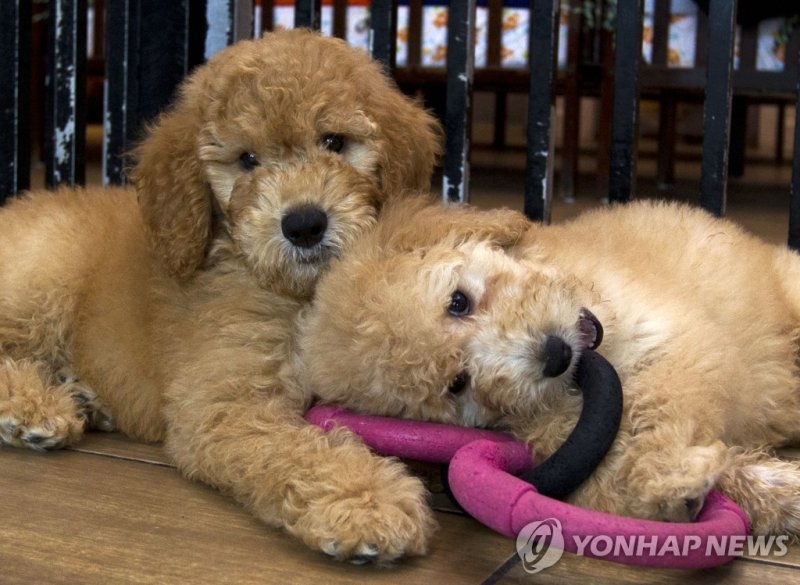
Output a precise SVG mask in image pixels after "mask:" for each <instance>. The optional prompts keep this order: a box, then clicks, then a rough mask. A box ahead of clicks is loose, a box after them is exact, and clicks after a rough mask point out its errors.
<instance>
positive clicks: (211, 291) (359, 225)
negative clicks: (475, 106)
mask: <svg viewBox="0 0 800 585" xmlns="http://www.w3.org/2000/svg"><path fill="white" fill-rule="evenodd" d="M438 137H439V133H438V131H437V126H436V122H435V121H434V120H433V119H432V118H431V117H430V116H429V115H428V114H427V113H426V112H425V111H424V110H422V109H421V108H420V107H418V106H417V105H416V104H414V103H413V102H412V101H410V100H408V99H407V98H406V97H405V96H403V95H402V94H401V93H400V92H399V91H398V90H397V88H396V87H395V86H394V85H393V84H392V82H391V81H390V80H389V79H388V78H387V77H386V76H385V74H384V72H383V70H382V68H381V67H380V66H379V65H378V64H377V63H375V62H373V61H372V60H370V58H369V57H368V56H367V55H366V54H364V53H363V52H362V51H359V50H356V49H352V48H350V47H348V46H347V45H346V44H345V43H344V42H343V41H340V40H334V39H330V38H324V37H321V36H319V35H316V34H312V33H309V32H307V31H299V30H298V31H291V32H284V33H273V34H269V35H266V36H265V37H263V38H262V39H259V40H255V41H246V42H242V43H239V44H237V45H235V46H232V47H230V48H228V49H225V50H224V51H222V52H220V53H219V54H218V55H216V56H215V57H214V58H213V59H212V60H211V61H210V62H209V63H208V64H207V65H205V66H203V67H200V68H198V69H197V70H196V71H195V72H194V73H193V74H192V75H191V76H190V78H189V79H188V80H187V81H186V82H185V83H184V85H183V86H182V87H181V91H180V93H179V97H178V99H177V101H176V103H175V104H174V105H173V107H172V108H170V110H169V111H167V112H166V113H165V114H164V115H163V116H162V117H161V118H160V119H159V120H158V122H157V123H156V124H155V126H154V127H153V128H151V129H150V131H149V133H148V136H147V137H146V139H145V140H144V142H143V144H142V145H141V147H140V148H139V149H138V150H137V153H136V154H137V162H136V166H135V167H134V169H133V176H134V178H135V182H136V190H134V189H132V188H131V189H109V190H101V189H87V190H62V191H59V192H57V193H47V192H39V193H32V194H28V195H25V196H21V197H20V198H18V199H15V200H13V201H11V202H10V203H9V204H8V205H7V206H6V207H5V208H3V209H2V210H0V443H4V444H8V445H13V446H18V447H28V448H33V449H45V448H55V447H59V446H62V445H65V444H69V443H72V442H74V441H76V440H77V439H78V438H80V436H81V434H82V432H83V430H84V428H85V426H86V424H87V421H88V422H89V424H90V425H92V426H99V427H101V428H106V429H108V428H110V427H111V426H112V417H113V424H115V425H116V427H117V428H118V429H119V430H121V431H122V432H124V433H126V434H128V435H130V436H132V437H135V438H139V439H144V440H148V441H157V440H164V441H165V442H166V449H167V451H168V453H169V455H170V456H171V457H172V458H173V460H174V461H175V462H176V464H177V466H178V468H179V469H180V470H181V472H182V473H184V474H185V475H187V476H189V477H191V478H193V479H197V480H200V481H203V482H206V483H208V484H210V485H212V486H215V487H217V488H219V489H220V490H222V491H223V492H225V493H228V494H231V495H233V496H234V497H235V498H236V499H237V500H239V501H240V502H242V503H243V504H244V505H246V506H247V507H248V508H249V509H251V510H252V511H253V513H254V514H255V515H256V516H257V517H258V518H260V519H261V520H263V521H264V522H266V523H268V524H270V525H274V526H281V527H284V528H286V529H287V530H288V531H289V532H290V533H292V534H294V535H296V536H297V537H299V538H301V539H302V540H303V541H304V542H306V543H307V544H308V545H309V546H311V547H314V548H316V549H319V550H322V551H324V552H326V553H328V554H330V555H331V556H334V557H336V558H338V559H350V560H354V561H356V562H366V561H388V560H391V559H394V558H397V557H399V556H401V555H403V554H418V553H422V552H423V551H424V550H425V549H426V546H427V538H428V536H429V534H430V532H431V529H432V526H433V521H432V519H431V515H430V511H429V510H428V508H427V506H426V503H425V498H426V492H425V490H424V488H423V486H422V484H421V482H419V481H418V480H417V479H415V478H413V477H411V476H409V475H408V474H407V472H406V471H405V469H404V468H403V467H402V466H401V465H400V464H399V463H398V462H395V461H389V460H386V459H381V458H378V457H376V456H374V455H372V454H371V453H370V452H369V451H368V450H367V449H366V448H365V447H364V446H363V445H362V444H361V443H360V442H359V441H357V440H355V439H354V438H353V437H352V436H350V435H349V434H347V433H335V434H332V435H325V434H323V433H322V432H321V431H320V430H319V429H317V428H316V427H312V426H310V425H307V424H306V423H304V421H303V418H302V415H303V412H304V410H305V407H306V406H307V404H308V402H309V400H310V396H309V394H308V392H306V391H305V390H304V389H303V388H300V387H298V386H296V385H294V384H293V382H292V380H291V379H289V378H288V377H287V375H286V373H287V371H288V370H289V363H290V357H291V355H292V349H293V337H292V334H293V327H294V321H295V317H296V315H297V313H298V311H299V310H300V309H301V308H302V307H303V306H304V304H305V303H306V302H307V301H308V299H309V297H310V295H311V293H312V291H313V288H314V285H315V283H316V280H317V278H318V277H319V276H320V274H322V273H323V272H324V271H325V270H326V269H327V266H328V263H329V262H330V260H331V259H332V258H335V257H336V256H338V255H340V254H341V253H342V252H343V251H344V250H345V249H346V248H347V247H348V246H349V244H350V243H351V242H352V240H353V239H354V238H355V237H356V236H357V235H358V234H359V233H361V232H364V231H367V230H369V229H371V228H372V227H373V226H374V224H375V222H376V219H377V217H378V214H379V212H380V208H381V206H382V204H383V200H384V199H385V196H386V194H387V193H392V192H402V191H403V190H405V189H409V188H422V187H424V186H426V185H427V184H428V183H429V179H430V173H431V169H432V165H433V163H434V159H435V154H436V152H437V150H438ZM137 197H138V203H137ZM101 404H102V405H103V406H101Z"/></svg>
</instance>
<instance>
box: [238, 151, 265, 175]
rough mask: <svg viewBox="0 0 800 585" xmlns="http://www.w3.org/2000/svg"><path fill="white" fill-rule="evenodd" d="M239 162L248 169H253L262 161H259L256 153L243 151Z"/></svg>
mask: <svg viewBox="0 0 800 585" xmlns="http://www.w3.org/2000/svg"><path fill="white" fill-rule="evenodd" d="M239 164H240V165H241V166H242V168H243V169H244V170H246V171H252V170H253V169H254V168H256V167H258V166H261V163H260V162H258V158H256V155H255V154H253V153H252V152H243V153H242V155H241V156H240V157H239Z"/></svg>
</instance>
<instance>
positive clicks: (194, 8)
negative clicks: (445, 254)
mask: <svg viewBox="0 0 800 585" xmlns="http://www.w3.org/2000/svg"><path fill="white" fill-rule="evenodd" d="M476 3H477V2H476V0H452V1H451V2H450V13H449V25H448V50H447V99H446V116H445V117H446V119H445V128H446V153H445V158H444V174H443V177H444V178H443V193H444V197H445V199H446V200H448V201H451V202H460V201H467V200H468V199H469V151H470V123H471V107H470V106H471V101H472V83H473V75H474V41H473V34H474V24H475V14H476ZM344 4H346V1H345V2H343V1H341V0H337V1H335V2H334V5H335V7H336V9H337V10H340V11H341V10H342V6H343V5H344ZM397 4H398V2H397V0H373V1H372V6H371V30H370V45H371V47H370V48H371V51H372V54H373V56H374V57H376V58H377V59H379V60H380V61H382V62H383V63H384V64H385V66H386V68H387V70H388V71H390V72H391V71H392V70H393V68H394V64H395V47H396V43H395V39H396V34H397ZM417 4H421V2H417ZM266 5H267V6H271V5H272V3H271V2H267V3H266ZM736 9H737V2H736V0H710V1H709V2H708V3H707V7H704V10H706V11H707V20H708V22H709V31H708V35H709V38H708V42H707V44H706V45H707V51H708V53H707V56H706V58H705V60H704V62H705V63H706V68H705V69H706V84H705V87H706V89H705V100H704V128H703V153H702V165H701V177H700V194H699V204H700V205H701V206H702V207H704V208H706V209H707V210H709V211H710V212H712V213H714V214H716V215H723V214H724V213H725V202H726V190H727V176H728V154H729V140H730V130H731V122H730V121H731V96H732V89H731V88H732V63H733V47H734V37H735V22H736ZM49 11H50V18H49V23H50V26H49V42H48V43H47V45H48V53H49V54H48V59H47V63H48V69H47V78H48V83H47V90H46V114H45V133H44V137H45V145H44V148H43V152H44V160H45V165H46V184H47V185H48V186H49V187H54V186H56V185H58V184H62V183H66V184H81V183H82V182H83V181H84V167H85V158H84V151H85V124H86V118H85V113H84V112H85V110H84V93H83V92H84V91H85V80H86V46H85V43H86V14H87V0H50V2H49ZM530 11H531V18H530V50H529V54H530V55H531V57H530V85H529V92H528V132H527V171H526V184H525V188H524V198H525V200H524V210H525V213H526V214H527V215H528V216H529V217H530V218H532V219H535V220H541V221H549V218H550V207H551V202H552V194H553V184H554V180H553V172H554V171H553V166H554V165H553V157H554V148H553V118H554V109H555V108H554V104H555V78H556V55H557V43H558V34H557V26H558V22H559V12H560V2H559V0H532V1H531V2H530ZM320 15H321V1H320V0H297V1H296V3H295V25H296V26H304V27H309V28H319V25H320ZM30 19H31V4H30V0H3V1H2V2H0V22H2V23H3V25H2V26H0V56H2V60H0V202H2V201H3V199H4V198H5V197H7V196H9V195H12V194H14V193H17V192H19V191H21V190H24V189H26V188H28V187H29V185H30V132H29V128H30V123H29V122H30V115H31V112H30V107H29V101H28V97H27V95H26V92H25V88H27V87H28V86H29V83H30V66H31V48H30V47H31V39H30V27H29V23H30ZM266 22H267V28H269V20H267V21H266ZM615 27H616V31H615V32H616V34H615V39H616V41H615V61H614V68H615V75H614V98H613V120H612V131H611V132H612V141H611V172H610V179H609V186H608V198H609V200H610V201H612V202H625V201H628V200H630V199H631V198H632V197H633V196H634V195H635V193H634V189H635V175H636V146H637V145H636V142H637V128H638V111H639V71H640V63H639V61H640V56H641V46H642V38H641V36H642V0H617V18H616V24H615ZM340 28H341V27H340ZM252 30H253V2H252V0H206V1H205V2H203V1H199V2H198V1H191V0H173V1H169V2H165V1H163V0H110V1H108V2H107V3H106V10H105V22H104V31H105V37H104V38H105V41H104V42H105V52H106V59H105V63H106V70H105V95H104V100H105V103H104V140H103V178H104V182H105V183H107V184H118V183H121V182H123V180H124V176H123V168H124V164H123V163H124V159H123V156H124V153H125V152H126V151H127V150H129V149H130V148H131V146H132V145H133V143H134V141H135V140H136V139H137V138H138V137H139V136H140V131H141V128H142V127H143V124H144V123H145V122H146V121H148V120H151V119H153V118H154V116H155V115H156V114H157V112H158V111H159V110H161V109H162V108H163V107H164V106H165V105H166V104H167V102H168V101H169V99H170V97H171V95H172V93H173V91H174V89H175V86H176V85H177V83H178V82H179V81H180V80H181V79H182V78H183V76H184V75H186V73H187V72H188V71H189V70H190V69H191V68H192V67H193V66H194V65H196V64H197V63H199V62H202V61H203V60H204V59H206V58H208V57H209V56H210V55H211V54H213V53H214V52H215V51H217V50H219V49H220V48H222V47H223V46H225V45H227V44H230V43H233V42H235V41H237V40H239V39H241V38H246V37H250V36H252ZM787 63H788V66H790V67H792V68H794V67H795V66H797V68H798V70H800V55H798V56H797V57H795V56H791V58H789V59H787ZM797 91H798V95H800V84H798V86H797ZM796 107H797V116H796V122H795V138H794V158H793V167H792V169H793V172H792V180H791V185H790V186H789V191H790V222H789V236H788V242H789V245H790V246H792V247H793V248H795V249H800V100H798V101H797V106H796ZM520 191H521V192H522V189H520Z"/></svg>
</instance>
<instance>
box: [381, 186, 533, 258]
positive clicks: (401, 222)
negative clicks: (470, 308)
mask: <svg viewBox="0 0 800 585" xmlns="http://www.w3.org/2000/svg"><path fill="white" fill-rule="evenodd" d="M531 225H532V224H531V222H530V221H529V220H528V219H527V218H526V217H525V216H524V215H523V214H522V213H520V212H518V211H514V210H511V209H505V208H503V209H491V210H486V211H482V210H478V209H476V208H474V207H470V206H468V205H451V206H445V205H444V204H442V203H436V202H434V201H433V199H432V198H431V197H423V196H419V197H410V198H409V197H392V198H391V200H390V201H389V202H388V203H387V204H386V205H385V206H384V208H383V211H382V212H381V219H380V221H379V222H378V229H377V230H376V237H377V238H378V239H379V245H380V246H382V247H384V248H389V249H393V250H412V249H418V248H422V247H425V246H430V245H434V244H437V243H440V242H443V241H445V240H447V241H452V242H454V243H455V244H456V245H457V244H459V243H461V242H465V241H468V240H479V241H483V242H491V243H493V244H494V245H496V246H500V247H502V248H510V247H512V246H514V245H516V244H517V242H518V241H519V240H520V238H522V236H523V235H524V234H525V233H526V232H527V231H528V230H529V229H530V227H531Z"/></svg>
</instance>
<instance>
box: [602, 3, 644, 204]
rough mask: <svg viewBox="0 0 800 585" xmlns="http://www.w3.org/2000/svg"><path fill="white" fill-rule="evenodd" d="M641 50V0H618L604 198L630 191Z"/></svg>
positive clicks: (620, 197) (620, 198)
mask: <svg viewBox="0 0 800 585" xmlns="http://www.w3.org/2000/svg"><path fill="white" fill-rule="evenodd" d="M641 53H642V0H618V2H617V24H616V34H615V36H614V110H613V111H614V114H613V119H612V127H611V128H612V129H611V168H610V178H609V187H608V200H609V201H611V202H617V203H624V202H627V201H630V200H631V198H632V197H633V195H634V180H635V177H636V142H637V134H638V129H639V58H640V56H641Z"/></svg>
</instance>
